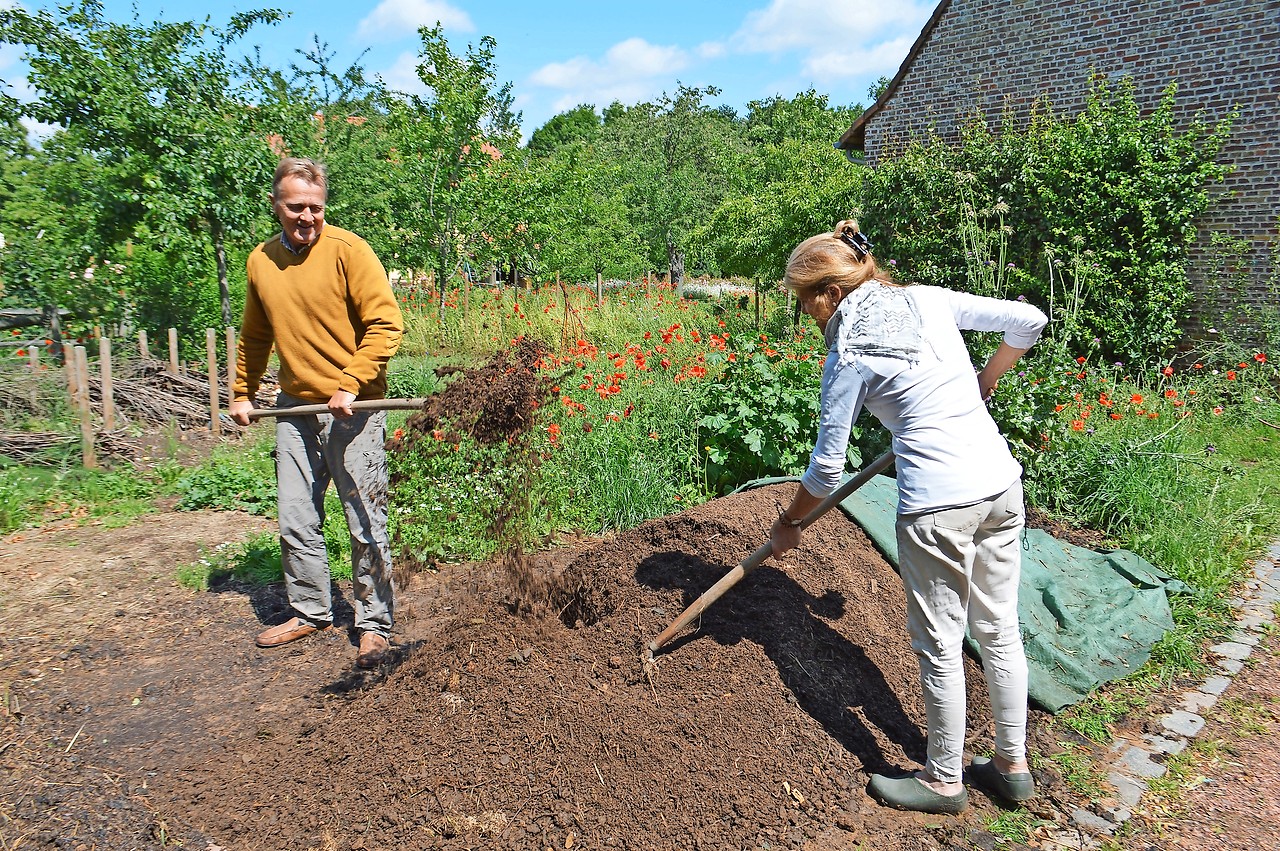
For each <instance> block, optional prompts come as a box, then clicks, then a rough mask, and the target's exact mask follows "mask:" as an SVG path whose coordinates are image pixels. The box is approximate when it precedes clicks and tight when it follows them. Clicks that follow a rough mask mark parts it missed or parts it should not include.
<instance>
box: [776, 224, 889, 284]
mask: <svg viewBox="0 0 1280 851" xmlns="http://www.w3.org/2000/svg"><path fill="white" fill-rule="evenodd" d="M876 277H878V278H881V279H882V280H885V281H891V280H892V278H891V276H890V275H889V274H888V273H887V272H885V271H884V270H883V269H881V268H880V267H879V265H878V264H877V263H876V258H875V256H874V255H872V253H871V242H870V241H869V240H867V238H866V237H865V236H863V235H862V233H861V231H859V230H858V223H857V221H855V220H854V219H845V220H844V221H842V222H840V223H839V224H838V225H836V228H835V230H834V231H832V232H831V233H820V234H818V235H817V236H811V237H809V238H808V239H806V240H805V241H804V242H802V243H800V244H799V245H797V246H796V247H795V249H794V250H793V251H792V252H791V256H790V257H788V258H787V273H786V277H785V278H783V281H782V282H783V284H784V285H786V286H787V287H789V288H790V289H792V290H794V291H796V292H797V293H799V292H806V291H810V290H823V289H826V288H827V287H828V286H830V285H831V284H835V285H836V286H838V287H839V288H840V291H841V292H842V293H845V294H848V293H850V292H853V291H854V290H855V289H857V288H858V287H860V286H862V285H863V284H864V283H866V282H867V281H869V280H871V279H872V278H876Z"/></svg>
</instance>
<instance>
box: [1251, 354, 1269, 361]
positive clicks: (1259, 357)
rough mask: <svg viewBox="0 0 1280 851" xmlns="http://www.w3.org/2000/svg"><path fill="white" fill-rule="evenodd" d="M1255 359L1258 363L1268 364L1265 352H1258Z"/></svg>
mask: <svg viewBox="0 0 1280 851" xmlns="http://www.w3.org/2000/svg"><path fill="white" fill-rule="evenodd" d="M1253 359H1254V360H1256V361H1257V362H1258V363H1266V362H1267V356H1266V354H1265V353H1264V352H1258V353H1257V354H1256V355H1254V356H1253Z"/></svg>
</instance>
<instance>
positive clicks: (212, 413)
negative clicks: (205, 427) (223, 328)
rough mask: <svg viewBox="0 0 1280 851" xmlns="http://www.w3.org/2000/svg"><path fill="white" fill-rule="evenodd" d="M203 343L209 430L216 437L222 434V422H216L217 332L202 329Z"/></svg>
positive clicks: (210, 329)
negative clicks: (206, 376) (207, 380)
mask: <svg viewBox="0 0 1280 851" xmlns="http://www.w3.org/2000/svg"><path fill="white" fill-rule="evenodd" d="M204 344H205V351H206V353H207V354H208V356H209V431H210V433H212V434H213V436H214V437H217V436H218V435H219V434H222V424H221V423H220V422H218V386H219V383H218V332H217V331H215V330H213V329H212V328H206V329H204Z"/></svg>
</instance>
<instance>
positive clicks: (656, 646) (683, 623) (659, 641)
mask: <svg viewBox="0 0 1280 851" xmlns="http://www.w3.org/2000/svg"><path fill="white" fill-rule="evenodd" d="M892 463H893V452H886V453H884V454H883V455H881V456H880V457H878V458H876V459H875V460H874V461H872V462H871V463H870V464H868V465H867V466H865V467H863V468H862V470H861V471H859V472H858V474H857V475H856V476H854V477H853V478H852V479H850V480H849V481H847V482H845V483H844V484H843V485H841V486H840V487H838V488H836V490H835V491H834V492H833V493H832V494H831V495H830V496H828V497H827V498H826V499H824V500H823V501H822V502H820V503H819V504H818V506H817V507H816V508H814V509H813V511H810V512H809V513H808V515H806V516H805V518H804V520H803V521H801V523H800V528H801V529H808V528H809V527H810V526H812V525H813V524H814V523H815V522H817V520H818V518H819V517H821V516H822V515H824V514H826V513H827V512H828V511H829V510H830V509H831V507H832V506H833V505H838V504H839V503H841V502H843V501H844V500H845V499H846V498H847V497H848V496H849V494H851V493H853V492H854V491H856V490H857V489H858V488H860V487H862V486H863V485H865V484H866V483H867V482H869V481H871V479H873V478H874V477H876V476H878V475H880V474H881V473H883V472H884V471H885V470H887V469H888V468H889V465H890V464H892ZM771 555H773V542H772V541H765V542H764V544H763V545H762V546H761V547H760V548H759V549H758V550H756V551H755V552H754V553H752V554H751V555H749V556H747V557H746V558H745V559H744V560H743V561H742V563H741V564H739V565H738V566H737V567H735V568H734V569H733V570H731V571H729V572H728V573H726V574H725V575H724V576H723V577H721V578H720V581H719V582H717V583H716V584H715V585H712V586H711V587H710V588H708V589H707V590H706V591H705V592H704V593H703V595H702V596H701V597H699V598H698V599H696V600H694V601H693V605H691V606H689V608H687V609H685V610H684V611H683V612H682V613H681V614H680V616H679V617H678V618H676V619H675V620H674V621H672V622H671V626H669V627H667V628H666V629H664V630H663V631H662V633H661V634H660V635H658V637H657V638H655V639H654V640H653V641H650V642H649V656H650V658H652V656H653V654H654V653H657V652H658V651H659V650H660V649H661V648H662V646H663V645H665V644H666V643H667V642H668V641H670V640H671V639H672V638H673V637H674V636H675V635H676V633H678V632H680V631H681V630H682V629H684V628H685V627H687V626H688V625H689V624H691V623H692V622H693V621H694V620H695V619H696V618H697V617H698V616H699V615H701V614H702V613H703V612H705V611H706V610H707V608H708V607H709V606H710V605H711V604H712V603H714V602H715V601H716V600H719V599H720V598H721V597H722V596H723V595H724V592H726V591H728V590H729V589H730V588H732V587H733V586H734V585H737V584H738V581H739V580H740V579H742V577H744V576H746V575H747V574H748V573H750V572H751V571H753V570H755V569H756V568H757V567H759V566H760V565H761V564H763V563H764V561H765V559H767V558H769V556H771Z"/></svg>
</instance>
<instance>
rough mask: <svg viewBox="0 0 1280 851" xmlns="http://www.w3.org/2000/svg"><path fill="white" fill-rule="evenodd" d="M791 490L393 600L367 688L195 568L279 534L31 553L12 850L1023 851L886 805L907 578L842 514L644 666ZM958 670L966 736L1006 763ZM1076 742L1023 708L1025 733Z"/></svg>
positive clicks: (277, 598)
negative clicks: (390, 645)
mask: <svg viewBox="0 0 1280 851" xmlns="http://www.w3.org/2000/svg"><path fill="white" fill-rule="evenodd" d="M780 498H782V493H781V492H779V491H778V490H777V489H773V488H765V489H761V490H757V491H753V492H750V493H746V494H738V495H735V496H731V497H726V498H724V499H720V500H716V501H714V502H712V503H708V504H706V505H704V506H699V507H697V508H694V509H691V510H689V511H687V512H684V513H682V514H680V515H676V516H673V517H668V518H663V519H661V520H656V521H652V522H650V523H647V524H645V525H643V526H641V527H640V528H638V529H636V530H633V531H631V532H627V533H623V534H619V535H617V536H614V537H611V538H608V539H606V540H600V541H584V542H579V543H578V544H576V545H574V546H573V547H568V548H564V549H561V550H557V551H553V552H552V553H550V554H547V555H544V556H542V557H540V558H539V559H536V560H535V561H534V563H533V564H532V565H526V567H531V568H532V569H533V571H534V572H535V573H537V574H539V575H545V576H547V577H560V581H559V582H558V583H557V586H558V587H559V589H560V591H559V592H558V594H559V596H556V595H553V598H554V599H556V600H557V604H556V605H554V606H552V607H551V608H550V609H549V610H548V611H546V612H541V613H539V612H529V611H527V607H525V606H522V605H521V604H519V603H518V599H519V598H517V597H516V596H515V594H514V593H513V591H512V590H511V588H510V586H509V583H508V582H507V575H506V572H505V571H504V570H503V568H502V567H501V565H499V564H497V563H495V564H488V565H471V566H465V567H459V568H455V569H452V570H449V571H447V572H442V573H439V574H436V573H426V574H421V575H419V576H417V577H416V578H415V579H414V581H413V582H412V584H411V585H410V586H409V587H408V588H407V589H405V590H403V591H402V593H401V595H400V611H399V622H398V625H397V630H396V634H395V636H394V639H395V643H396V645H397V648H398V649H397V653H396V657H395V659H394V661H392V662H391V663H389V664H387V665H385V666H384V667H383V668H381V669H379V670H377V671H373V672H358V671H357V670H356V669H354V668H353V667H352V660H353V658H354V653H355V650H354V645H353V641H354V636H353V635H351V634H350V633H349V632H348V631H347V629H346V628H347V627H349V625H350V620H351V615H350V611H349V609H341V608H340V609H339V612H338V618H339V626H338V628H335V629H333V630H330V631H328V632H326V633H322V634H320V635H318V636H315V637H313V638H310V639H307V640H305V641H302V642H299V643H298V644H295V645H290V646H288V647H285V648H281V649H277V650H272V651H264V650H259V649H258V648H256V647H254V645H253V642H252V639H253V635H254V633H255V632H256V631H257V630H258V629H260V628H261V626H262V624H264V623H272V622H275V621H276V620H279V619H283V617H284V616H285V612H286V606H285V603H284V600H283V598H282V595H281V591H280V589H279V588H268V589H259V590H251V589H247V588H242V587H238V586H228V587H223V588H218V589H214V590H212V591H209V592H204V593H199V592H193V591H190V590H187V589H184V588H182V587H180V586H179V585H178V584H177V583H176V582H175V580H174V572H175V569H176V567H177V566H178V565H180V564H183V563H186V562H191V561H194V560H196V559H197V558H199V556H200V553H201V547H202V546H203V547H206V548H208V547H213V546H216V545H217V544H219V543H223V542H226V541H239V540H242V539H243V538H244V537H246V536H247V535H248V534H250V533H251V532H254V531H257V530H260V529H263V528H268V527H269V524H268V522H267V521H263V520H262V519H260V518H254V517H250V516H248V515H243V514H235V513H217V512H193V513H176V512H166V513H161V514H157V515H153V516H149V517H146V518H143V519H142V520H140V521H138V522H136V523H134V524H132V525H131V526H129V527H126V528H124V529H107V528H105V527H94V526H74V525H60V526H51V527H47V528H44V529H40V530H35V531H31V532H24V533H21V534H19V535H14V536H11V537H10V538H9V539H7V540H6V541H4V542H3V543H0V688H2V689H3V691H2V695H3V706H2V708H0V787H2V788H0V849H3V851H11V849H19V848H21V849H30V848H41V849H45V848H48V849H55V848H56V849H113V851H116V850H117V849H118V851H127V849H148V851H150V849H160V848H173V847H176V843H178V842H181V843H182V846H181V847H183V848H186V849H196V851H219V850H220V849H221V851H232V849H236V850H237V851H238V849H254V851H258V849H291V851H302V849H317V851H319V850H320V849H323V851H340V850H341V851H348V849H350V851H356V849H365V851H374V849H472V848H475V849H480V848H484V849H544V848H546V849H575V848H592V849H594V848H620V849H634V850H635V851H650V849H675V848H680V849H694V848H698V849H739V848H741V849H765V848H768V849H777V848H793V849H807V851H820V850H821V851H827V849H830V851H854V849H867V848H873V847H874V848H878V849H886V851H905V849H912V851H915V850H916V849H944V848H952V849H960V848H986V849H991V848H995V847H997V845H998V844H999V847H1002V848H1016V847H1018V846H1016V845H1013V844H1010V843H998V842H997V838H996V837H995V836H993V835H992V834H991V833H989V832H988V831H987V829H986V827H987V826H988V825H989V823H990V822H991V820H992V819H994V818H995V817H997V816H999V815H1000V814H1001V812H1002V811H1001V810H1000V809H999V808H998V807H996V806H995V805H994V804H993V803H992V802H990V801H988V800H987V799H986V798H985V797H984V796H983V795H982V794H981V793H980V792H974V793H972V795H971V801H972V804H973V806H972V807H971V809H970V810H969V812H968V813H966V814H965V815H963V816H961V817H955V818H943V817H928V816H921V815H916V814H909V813H899V812H895V811H891V810H885V809H883V808H880V807H878V806H876V805H875V804H874V803H872V802H871V801H870V800H869V799H868V798H867V797H866V795H865V793H864V791H863V789H864V786H865V783H866V775H867V773H868V772H872V771H879V770H885V769H891V768H895V767H901V768H904V769H905V768H911V767H914V766H915V765H916V764H917V763H918V761H919V760H920V759H921V758H922V757H923V747H924V742H923V739H922V736H921V732H920V725H921V722H922V707H921V703H920V698H919V686H918V682H917V673H916V662H915V657H914V655H913V654H912V652H911V650H910V647H909V645H908V642H907V639H906V636H905V631H904V629H903V627H902V623H903V619H904V615H903V599H902V591H901V586H900V584H899V582H898V579H897V576H896V574H894V572H893V571H892V569H891V568H890V567H889V566H888V565H887V563H885V561H884V560H883V558H882V557H881V556H880V555H879V554H878V553H877V552H876V551H875V549H874V548H873V547H872V545H871V543H870V542H869V541H868V540H867V538H866V537H865V536H864V535H863V533H862V532H861V530H860V529H858V527H857V526H856V525H854V524H852V523H850V522H848V521H847V520H845V519H844V518H843V517H839V516H835V515H830V516H828V517H826V518H824V519H823V520H822V521H820V522H819V523H818V524H817V525H815V526H814V528H813V529H812V530H811V533H810V534H809V535H807V536H806V546H805V547H804V548H803V552H801V553H799V554H797V555H796V556H795V557H794V558H793V559H791V560H790V561H789V563H788V564H787V565H786V566H785V567H784V568H782V569H779V568H778V567H772V566H766V567H764V568H762V569H760V570H759V571H757V572H756V573H755V574H753V575H752V576H750V577H748V578H747V579H746V580H744V581H743V582H742V583H741V584H740V585H739V586H738V587H737V588H735V589H733V590H732V591H731V592H730V593H729V594H727V595H726V596H725V597H724V598H723V599H721V600H720V601H719V602H718V603H717V604H716V605H715V606H713V607H712V609H711V610H709V611H708V612H707V613H706V615H704V617H703V620H702V623H701V624H700V625H699V628H698V629H697V630H696V631H694V632H691V633H690V634H689V635H688V636H685V637H681V638H677V639H676V640H675V641H674V642H673V643H672V644H671V645H670V646H669V647H668V648H667V649H666V650H665V651H664V653H663V654H661V655H660V657H659V663H660V668H659V672H658V674H657V675H656V676H654V677H652V678H651V677H649V676H646V674H645V673H644V671H643V670H642V668H641V665H640V654H639V651H640V648H641V646H642V645H643V644H644V642H646V641H648V640H649V639H650V638H652V637H653V636H654V635H656V634H657V633H658V632H660V631H661V630H662V628H663V627H665V626H666V624H667V623H669V622H670V620H671V619H672V618H674V617H675V616H676V615H677V614H678V613H679V612H680V611H681V610H683V608H684V607H685V606H686V605H687V604H688V603H690V602H691V601H692V600H693V599H694V598H695V597H696V596H697V595H698V594H699V593H701V591H703V590H704V589H705V588H707V587H708V586H710V585H711V584H712V583H713V582H714V581H715V580H716V579H718V578H719V577H720V576H721V575H723V573H724V572H725V571H727V570H728V569H729V568H731V567H732V566H733V565H735V564H737V563H738V561H740V560H741V559H742V558H743V557H744V556H745V555H747V554H748V553H749V552H751V550H753V549H754V548H755V547H756V546H758V544H759V542H760V541H762V540H763V539H764V535H765V531H766V526H767V524H768V522H769V521H770V519H771V518H772V516H773V515H774V513H775V512H776V503H777V502H778V501H779V499H780ZM340 591H341V592H342V593H343V594H344V595H349V589H340ZM348 598H349V597H348ZM517 609H519V610H521V611H520V612H519V613H517V611H516V610H517ZM969 674H970V682H971V688H970V693H971V700H970V704H971V705H970V715H971V734H972V739H971V742H970V746H971V750H972V751H973V752H975V753H984V752H989V747H990V731H989V722H988V721H987V718H986V716H987V711H988V709H987V705H986V700H985V691H984V689H983V688H982V686H981V677H980V675H979V673H978V671H977V669H976V667H974V666H972V665H971V666H970V668H969ZM1270 682H1271V683H1272V684H1274V683H1275V682H1277V678H1276V677H1275V676H1274V675H1272V676H1271V679H1270ZM1061 735H1062V732H1061V730H1060V729H1059V730H1057V731H1056V732H1055V731H1053V730H1051V729H1050V726H1049V722H1048V719H1047V716H1044V715H1042V714H1040V713H1033V722H1032V739H1033V746H1034V747H1036V748H1037V749H1039V750H1041V751H1042V752H1046V751H1047V750H1051V749H1052V748H1053V747H1054V742H1055V741H1056V739H1057V738H1059V737H1060V736H1061ZM1272 766H1273V767H1274V762H1273V763H1272ZM1270 776H1271V778H1272V779H1271V781H1269V782H1270V783H1271V785H1270V788H1271V790H1272V792H1274V788H1275V786H1274V777H1275V775H1274V774H1272V775H1270ZM1038 780H1039V781H1040V784H1041V789H1042V791H1043V793H1044V794H1043V796H1042V800H1041V801H1040V802H1039V803H1037V805H1036V807H1035V808H1034V809H1033V810H1032V811H1031V812H1032V814H1033V815H1039V816H1041V817H1044V818H1045V819H1055V818H1060V817H1061V815H1060V814H1061V813H1063V812H1070V811H1071V809H1072V808H1074V807H1075V806H1080V805H1081V803H1082V802H1080V801H1078V800H1074V799H1073V798H1072V796H1071V794H1070V793H1069V792H1068V791H1067V790H1066V789H1065V788H1064V784H1063V783H1061V782H1060V780H1059V779H1058V778H1057V776H1056V774H1055V773H1054V772H1053V771H1052V770H1051V769H1044V770H1040V771H1039V772H1038ZM1272 797H1274V795H1273V794H1272ZM1241 824H1242V829H1243V826H1244V822H1243V816H1242V821H1241ZM1161 841H1163V840H1161ZM1154 847H1175V846H1171V845H1156V846H1154ZM1177 847H1181V846H1177ZM1186 847H1265V846H1260V845H1256V844H1255V845H1252V846H1245V845H1241V846H1210V845H1203V846H1186Z"/></svg>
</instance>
